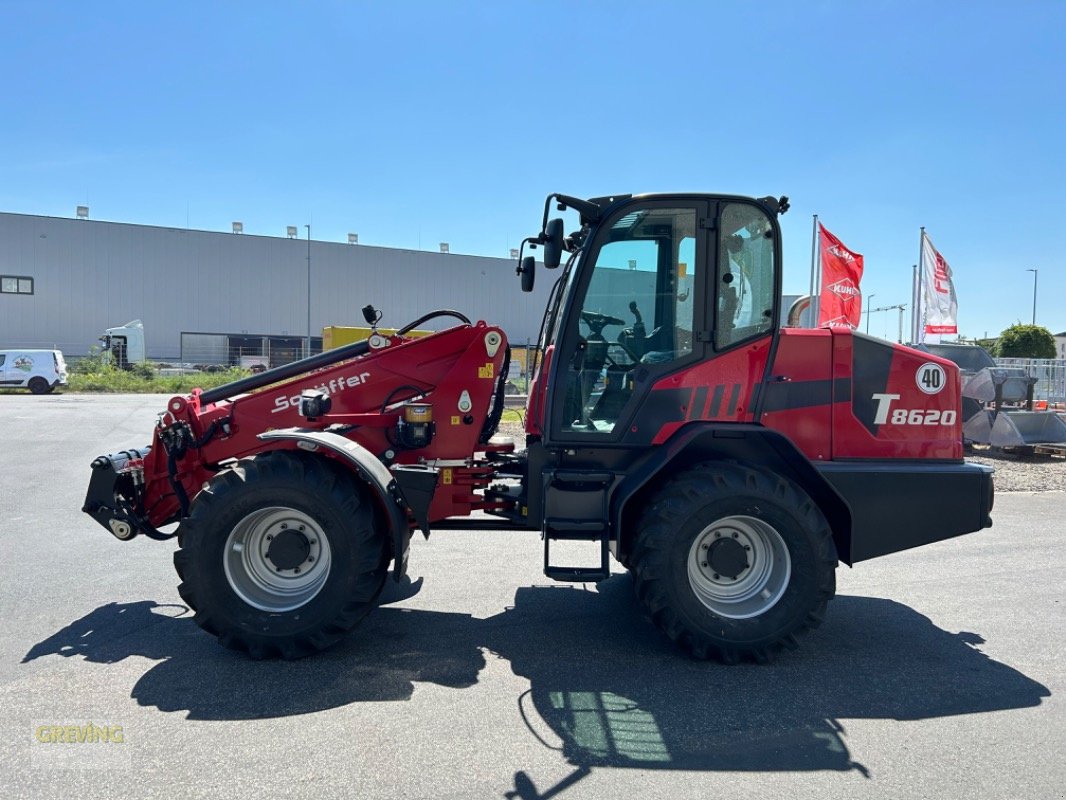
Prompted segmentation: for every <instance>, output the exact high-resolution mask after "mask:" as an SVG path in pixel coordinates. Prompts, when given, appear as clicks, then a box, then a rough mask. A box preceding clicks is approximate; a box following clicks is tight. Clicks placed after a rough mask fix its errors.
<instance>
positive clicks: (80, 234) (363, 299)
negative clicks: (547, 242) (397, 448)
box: [0, 213, 557, 361]
mask: <svg viewBox="0 0 1066 800" xmlns="http://www.w3.org/2000/svg"><path fill="white" fill-rule="evenodd" d="M309 251H310V259H309V258H308V253H309ZM516 265H517V262H516V261H514V260H510V259H504V258H486V257H481V256H469V255H460V254H457V253H436V252H426V251H419V250H399V249H391V248H385V247H369V246H366V245H359V244H347V243H340V242H324V241H314V240H312V241H311V242H310V245H308V241H307V239H299V238H288V237H282V236H279V237H273V236H253V235H246V234H241V233H217V232H212V231H200V230H187V229H181V228H162V227H155V226H149V225H130V224H125V223H118V222H100V221H95V220H88V219H76V218H70V219H67V218H60V217H41V216H31V215H26V214H12V213H0V348H53V347H54V348H58V349H60V350H63V351H64V353H66V354H67V356H68V357H73V358H77V357H78V356H81V355H84V354H86V353H88V352H89V349H90V347H91V346H93V345H94V344H97V339H98V337H99V336H100V335H101V334H102V333H103V332H104V330H105V329H107V328H109V327H114V326H118V325H123V324H125V323H126V322H128V321H130V320H134V319H139V320H142V321H143V323H144V331H145V340H146V349H147V354H148V357H149V358H150V359H152V360H156V361H174V360H178V359H179V358H180V357H182V356H184V357H185V360H187V361H188V360H195V355H194V354H189V353H183V352H182V348H183V340H184V341H185V342H189V341H194V340H195V339H194V338H193V337H191V336H189V335H188V334H191V333H197V334H205V333H209V334H227V335H231V336H233V337H234V339H235V340H236V339H237V338H238V337H242V336H244V337H247V338H248V340H253V339H255V338H256V337H270V338H271V340H272V341H276V342H279V343H283V342H292V341H300V340H303V339H304V337H306V336H307V334H308V275H309V274H310V318H311V320H310V321H311V325H310V327H311V335H312V336H313V337H315V339H316V342H317V339H318V337H321V334H322V328H323V327H324V326H328V325H346V326H363V325H365V322H364V321H363V316H362V313H361V309H362V307H363V306H365V305H367V304H372V305H374V306H375V307H376V308H378V309H379V310H381V311H382V312H383V317H382V320H381V325H382V326H383V327H392V328H398V327H400V326H402V325H405V324H407V323H408V322H411V321H412V320H414V319H416V318H418V317H420V316H421V315H422V314H424V313H426V312H428V311H432V310H435V309H454V310H455V311H459V312H461V313H463V314H465V315H467V316H468V317H470V318H471V319H472V320H478V319H484V320H486V321H487V322H491V323H493V324H498V325H500V326H502V327H503V328H504V330H505V331H506V332H507V335H508V337H509V338H510V340H511V342H512V344H525V343H526V341H527V340H535V339H536V336H537V331H538V329H539V326H540V321H541V315H542V313H543V311H544V304H545V302H546V300H547V296H548V293H549V290H550V286H551V283H552V281H553V280H554V279H555V278H556V277H557V273H556V274H552V273H544V272H541V273H540V274H539V275H538V282H537V283H538V285H537V287H536V291H535V292H534V293H533V294H523V293H522V291H521V289H520V286H519V280H518V278H517V276H516V275H515V267H516ZM451 324H452V323H451V321H449V320H448V319H438V320H434V321H432V322H430V323H429V324H428V325H427V326H424V327H428V328H430V329H440V328H444V327H449V326H450V325H451ZM183 333H184V334H186V336H184V337H183Z"/></svg>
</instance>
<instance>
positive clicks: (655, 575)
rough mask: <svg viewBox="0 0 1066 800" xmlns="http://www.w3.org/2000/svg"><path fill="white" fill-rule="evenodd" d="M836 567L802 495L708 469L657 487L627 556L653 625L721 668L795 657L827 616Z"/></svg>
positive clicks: (733, 471)
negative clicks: (784, 654) (804, 637)
mask: <svg viewBox="0 0 1066 800" xmlns="http://www.w3.org/2000/svg"><path fill="white" fill-rule="evenodd" d="M720 537H721V542H719V541H718V539H719V538H720ZM730 539H732V540H733V542H730V541H729V540H730ZM753 547H754V550H753ZM708 548H709V549H708ZM708 553H712V554H713V553H716V554H717V555H716V556H715V557H713V558H712V557H711V556H710V555H708ZM753 554H754V555H755V557H754V558H753V557H752V555H753ZM741 564H742V565H741ZM836 564H837V556H836V548H835V546H834V544H833V538H832V534H831V532H830V529H829V525H828V523H827V522H826V520H825V517H824V516H823V515H822V513H821V511H820V510H819V509H818V506H817V505H815V503H814V502H813V501H812V500H811V499H810V498H809V497H808V496H807V495H806V493H804V491H803V490H802V489H800V488H799V487H798V486H796V485H795V484H794V483H792V482H791V481H789V480H787V479H785V478H783V477H781V476H780V475H776V474H773V473H771V472H768V471H764V470H761V469H754V468H749V467H744V466H741V465H738V464H732V463H714V462H712V463H705V464H701V465H698V466H696V467H693V468H691V469H687V470H685V471H684V472H681V473H678V474H677V475H675V476H673V477H672V478H671V479H670V480H669V481H668V482H667V483H665V484H664V485H662V486H661V487H660V488H659V490H658V491H657V492H656V493H655V495H654V496H653V497H652V498H651V501H650V502H649V504H648V505H647V507H646V509H645V511H644V514H643V515H642V517H641V519H640V522H639V524H638V528H637V531H636V541H635V546H634V548H633V553H632V556H631V558H630V568H631V571H632V572H633V579H634V586H635V588H636V591H637V596H638V597H639V599H640V601H641V603H642V604H643V606H644V608H645V609H646V611H647V612H648V614H649V615H650V616H651V618H652V620H653V621H654V623H655V624H656V626H657V627H658V628H659V629H660V630H662V631H663V632H664V633H666V635H667V636H669V637H670V638H671V639H672V640H674V641H675V642H676V643H678V644H679V645H680V646H681V647H683V648H685V649H686V650H688V651H689V652H690V653H691V654H692V655H693V656H695V657H696V658H701V659H705V658H714V659H717V660H719V661H722V662H724V663H727V664H733V663H736V662H738V661H740V660H742V659H750V660H752V661H757V662H759V663H765V662H768V661H770V660H771V659H773V658H774V657H775V656H776V655H777V654H778V653H779V652H780V651H781V650H782V649H783V648H788V649H794V648H795V647H796V645H797V641H796V637H797V635H799V634H800V633H803V632H804V631H807V630H809V629H811V628H814V627H817V626H818V625H819V624H820V623H821V621H822V618H823V616H824V615H825V609H826V605H827V603H828V602H829V600H830V599H831V598H832V597H833V595H834V593H835V591H836ZM716 567H724V569H722V570H720V572H726V573H731V574H732V577H730V575H729V574H726V575H723V574H718V573H715V569H716ZM741 590H743V591H741ZM734 591H735V592H736V593H735V594H733V595H730V592H734ZM748 593H750V597H747V596H746V594H748Z"/></svg>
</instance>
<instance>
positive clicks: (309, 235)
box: [304, 225, 311, 355]
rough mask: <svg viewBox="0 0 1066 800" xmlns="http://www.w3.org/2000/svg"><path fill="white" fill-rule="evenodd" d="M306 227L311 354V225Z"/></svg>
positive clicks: (308, 352)
mask: <svg viewBox="0 0 1066 800" xmlns="http://www.w3.org/2000/svg"><path fill="white" fill-rule="evenodd" d="M304 227H305V228H307V355H311V226H310V225H304Z"/></svg>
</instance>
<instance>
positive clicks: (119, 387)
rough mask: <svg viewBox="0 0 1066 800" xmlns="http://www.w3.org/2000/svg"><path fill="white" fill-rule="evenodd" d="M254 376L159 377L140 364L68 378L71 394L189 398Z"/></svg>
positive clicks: (230, 371)
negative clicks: (131, 367)
mask: <svg viewBox="0 0 1066 800" xmlns="http://www.w3.org/2000/svg"><path fill="white" fill-rule="evenodd" d="M250 374H251V373H250V372H248V371H247V370H243V369H236V368H234V369H228V370H226V371H225V372H198V373H192V374H186V375H171V376H166V377H162V376H160V375H158V374H157V373H156V371H155V369H154V368H153V367H152V366H151V365H147V364H138V365H137V366H136V367H134V369H131V370H121V369H114V368H112V367H110V366H106V365H105V366H101V367H100V368H99V369H97V370H96V371H92V372H81V373H75V372H74V371H73V370H72V371H71V374H70V375H69V376H68V380H69V382H70V386H69V387H68V388H67V391H70V392H111V393H122V394H188V393H189V392H191V391H192V390H193V389H213V388H214V387H216V386H221V385H222V384H224V383H229V382H230V381H235V380H238V379H239V378H246V377H248V375H250Z"/></svg>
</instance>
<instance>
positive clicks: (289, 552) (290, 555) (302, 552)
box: [266, 529, 311, 570]
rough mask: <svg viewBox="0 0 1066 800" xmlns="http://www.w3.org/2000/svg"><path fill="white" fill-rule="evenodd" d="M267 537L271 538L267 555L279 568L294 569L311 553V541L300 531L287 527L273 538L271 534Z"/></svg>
mask: <svg viewBox="0 0 1066 800" xmlns="http://www.w3.org/2000/svg"><path fill="white" fill-rule="evenodd" d="M266 538H267V539H268V540H269V544H268V545H267V551H266V557H267V558H269V559H270V561H271V563H273V564H274V566H275V567H277V568H278V569H279V570H286V569H294V568H295V567H298V566H300V565H301V564H303V563H304V562H305V561H307V557H308V556H309V555H311V543H310V541H308V538H307V537H306V536H304V535H303V534H302V533H300V532H299V531H294V530H290V529H285V530H283V531H281V532H280V533H278V534H276V535H274V536H273V538H271V536H270V534H268V535H267V537H266Z"/></svg>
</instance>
